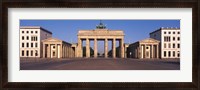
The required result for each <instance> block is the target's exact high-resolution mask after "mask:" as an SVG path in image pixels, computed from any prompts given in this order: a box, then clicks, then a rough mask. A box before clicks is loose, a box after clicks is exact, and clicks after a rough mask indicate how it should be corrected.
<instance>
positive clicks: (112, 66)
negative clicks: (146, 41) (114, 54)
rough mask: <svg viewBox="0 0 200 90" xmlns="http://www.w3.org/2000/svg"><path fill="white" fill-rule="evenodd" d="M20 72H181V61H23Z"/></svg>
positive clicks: (73, 59)
mask: <svg viewBox="0 0 200 90" xmlns="http://www.w3.org/2000/svg"><path fill="white" fill-rule="evenodd" d="M20 70H180V60H179V59H130V58H127V59H121V58H116V59H113V58H64V59H63V58H62V59H33V58H27V59H21V60H20Z"/></svg>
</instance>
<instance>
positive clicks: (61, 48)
mask: <svg viewBox="0 0 200 90" xmlns="http://www.w3.org/2000/svg"><path fill="white" fill-rule="evenodd" d="M62 54H63V53H62V43H61V44H60V58H62V57H63V56H62Z"/></svg>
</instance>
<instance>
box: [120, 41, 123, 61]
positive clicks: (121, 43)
mask: <svg viewBox="0 0 200 90" xmlns="http://www.w3.org/2000/svg"><path fill="white" fill-rule="evenodd" d="M120 49H121V50H120V53H121V58H124V38H122V39H121V41H120Z"/></svg>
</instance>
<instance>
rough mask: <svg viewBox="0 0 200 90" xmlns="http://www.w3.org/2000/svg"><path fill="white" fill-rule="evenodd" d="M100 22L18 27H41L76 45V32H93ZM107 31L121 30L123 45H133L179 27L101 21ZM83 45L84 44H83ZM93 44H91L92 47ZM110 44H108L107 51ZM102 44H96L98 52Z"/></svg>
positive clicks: (167, 23) (176, 24)
mask: <svg viewBox="0 0 200 90" xmlns="http://www.w3.org/2000/svg"><path fill="white" fill-rule="evenodd" d="M99 22H100V20H20V26H41V27H43V28H45V29H47V30H49V31H51V32H52V33H53V37H55V38H58V39H61V40H64V41H66V42H70V43H71V42H72V43H77V33H78V30H93V29H95V28H96V25H98V24H99ZM102 23H103V24H105V25H106V26H107V29H109V30H123V31H124V33H125V37H124V38H125V43H129V42H130V43H133V42H136V41H138V40H142V39H145V38H148V37H149V33H150V32H152V31H155V30H157V29H158V28H160V27H180V20H102ZM84 44H85V42H84ZM92 44H93V42H91V46H92ZM110 44H111V42H109V49H110V46H111V45H110ZM102 48H103V42H102V41H99V42H98V50H100V52H103V51H101V50H102Z"/></svg>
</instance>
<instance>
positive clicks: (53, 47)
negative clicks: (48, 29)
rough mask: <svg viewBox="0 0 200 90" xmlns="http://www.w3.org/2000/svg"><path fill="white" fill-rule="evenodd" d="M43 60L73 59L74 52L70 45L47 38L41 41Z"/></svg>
mask: <svg viewBox="0 0 200 90" xmlns="http://www.w3.org/2000/svg"><path fill="white" fill-rule="evenodd" d="M42 44H43V45H42V46H43V48H42V49H43V58H71V57H75V50H74V49H73V48H72V45H71V44H70V43H67V42H65V41H62V40H59V39H56V38H48V39H45V40H42Z"/></svg>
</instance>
